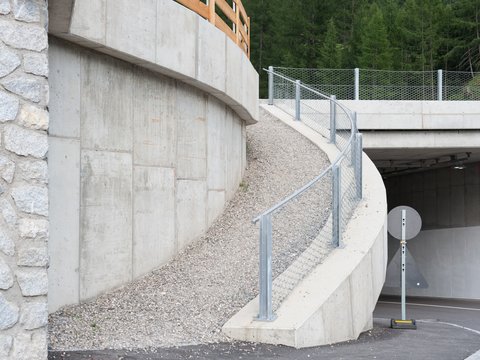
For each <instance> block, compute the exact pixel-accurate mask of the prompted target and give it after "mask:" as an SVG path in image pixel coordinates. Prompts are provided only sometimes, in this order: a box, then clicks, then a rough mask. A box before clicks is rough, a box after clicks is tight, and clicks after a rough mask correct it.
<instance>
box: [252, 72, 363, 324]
mask: <svg viewBox="0 0 480 360" xmlns="http://www.w3.org/2000/svg"><path fill="white" fill-rule="evenodd" d="M264 70H265V71H266V72H267V73H268V75H269V104H270V105H273V103H274V99H273V97H274V96H273V93H274V76H275V77H278V78H280V79H283V80H284V81H287V82H289V83H291V84H292V85H294V86H295V119H296V120H298V121H301V110H300V104H301V94H302V92H301V90H302V89H303V90H305V91H306V92H307V93H310V94H313V95H315V96H317V97H319V98H320V99H325V100H328V101H329V102H330V129H329V132H330V142H332V143H333V144H335V145H336V146H337V148H338V149H339V150H340V153H339V155H338V156H337V157H336V158H335V160H334V161H333V162H332V163H331V164H330V165H329V166H328V167H326V168H325V169H323V170H322V171H321V173H320V174H319V175H317V176H316V177H315V178H313V179H312V180H310V181H309V182H308V183H306V184H305V185H303V186H302V187H300V188H299V189H297V190H295V191H294V192H293V193H292V194H291V195H289V196H287V197H285V198H284V199H283V200H281V201H280V202H278V203H277V204H275V205H274V206H272V207H271V208H269V209H268V210H266V211H264V212H263V213H261V214H260V215H259V216H257V217H256V218H254V219H253V220H252V221H253V223H254V224H256V223H257V222H260V271H259V278H260V294H259V300H260V304H259V313H258V317H257V320H261V321H273V320H274V319H275V315H274V314H273V309H272V285H273V282H272V214H273V213H275V212H276V211H278V210H279V209H281V208H282V207H284V206H285V205H287V204H288V203H289V202H291V201H293V200H295V199H297V198H298V197H299V196H300V195H301V194H303V193H304V192H305V191H307V190H308V189H310V188H311V187H313V186H314V185H315V184H316V183H318V182H319V181H320V180H321V179H323V178H324V177H325V176H326V175H327V174H329V173H330V171H331V172H332V190H333V192H332V195H333V198H332V233H331V236H332V240H333V242H334V244H335V245H336V246H340V238H341V221H340V218H341V217H342V215H343V216H344V218H345V219H347V221H348V216H346V215H345V214H346V213H342V183H341V171H340V170H341V165H342V161H343V160H344V159H346V158H347V151H348V150H350V151H351V160H352V163H351V164H352V165H353V167H354V177H355V180H356V182H354V186H356V192H355V198H357V199H360V198H361V197H362V188H361V187H362V179H361V176H362V175H361V174H362V170H361V167H362V161H361V154H362V138H361V134H359V133H358V130H357V126H356V113H355V112H352V111H350V110H349V109H348V108H347V107H345V106H344V105H343V104H341V103H339V102H338V101H337V100H336V97H335V96H334V95H332V96H328V95H325V94H323V93H321V92H319V91H317V90H315V89H312V88H311V87H309V86H307V85H304V84H302V83H301V82H300V81H299V80H295V79H292V78H289V77H287V76H284V75H282V74H279V73H277V72H275V71H274V70H273V68H272V67H269V68H268V69H264ZM322 101H323V100H322ZM307 107H308V108H310V109H311V110H313V112H314V113H315V112H316V113H318V114H322V113H320V112H318V111H317V110H316V109H315V108H313V107H311V106H308V105H307ZM337 107H338V108H339V109H341V110H343V112H344V113H345V114H346V115H347V118H348V120H349V122H350V136H349V137H348V141H347V142H346V143H343V148H341V146H340V145H339V144H338V142H337V140H336V137H337V111H336V109H337ZM322 115H323V114H322ZM314 130H315V129H314ZM347 188H348V187H347Z"/></svg>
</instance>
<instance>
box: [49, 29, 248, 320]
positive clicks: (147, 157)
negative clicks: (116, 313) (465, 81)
mask: <svg viewBox="0 0 480 360" xmlns="http://www.w3.org/2000/svg"><path fill="white" fill-rule="evenodd" d="M49 58H50V74H51V80H50V92H51V94H50V110H51V126H50V137H49V142H50V150H49V175H50V184H49V187H50V217H51V226H50V229H51V230H50V234H51V241H50V242H49V252H50V268H49V308H50V311H54V310H56V309H58V308H59V307H61V306H62V305H66V304H73V303H78V302H81V301H83V300H86V299H89V298H91V297H94V296H96V295H98V294H100V293H102V292H104V291H106V290H108V289H112V288H114V287H117V286H119V285H121V284H123V283H125V282H128V281H130V280H132V279H134V278H135V277H138V276H139V275H142V274H145V273H146V272H148V271H150V270H152V269H154V268H156V267H158V266H160V265H162V264H164V263H165V262H167V261H168V260H169V259H171V258H172V257H173V256H174V255H175V254H177V253H178V252H179V251H181V250H182V249H183V248H184V247H185V246H186V245H188V244H189V243H190V242H191V241H192V240H194V239H195V238H197V237H199V236H200V235H202V234H203V233H204V232H205V230H206V229H207V227H208V226H209V225H210V224H211V223H212V222H213V221H214V219H215V218H216V217H217V216H218V215H219V214H220V213H221V212H222V210H223V207H224V205H225V202H226V201H227V200H228V199H230V198H231V197H232V195H233V194H234V192H235V190H236V189H237V187H238V184H239V182H240V181H241V178H242V175H243V169H244V168H245V165H246V158H245V152H246V149H245V126H246V124H245V121H243V120H242V119H241V118H240V117H239V115H238V114H237V113H236V112H235V111H233V110H232V108H231V107H230V106H228V105H227V104H225V103H224V102H222V101H220V100H218V99H217V98H216V97H214V96H212V95H210V94H209V93H207V92H205V91H202V90H199V89H198V88H196V87H193V86H191V85H189V84H185V83H183V82H181V81H179V80H175V79H172V78H170V77H166V76H164V75H160V74H157V73H154V72H152V71H150V70H146V69H144V68H141V67H139V66H137V65H134V64H131V63H128V62H124V61H122V60H118V59H115V58H112V57H110V56H108V55H104V54H99V53H97V52H95V51H92V50H88V49H85V48H83V47H79V46H76V45H73V44H71V43H69V42H66V41H63V40H59V39H56V38H50V50H49Z"/></svg>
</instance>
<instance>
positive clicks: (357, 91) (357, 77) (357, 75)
mask: <svg viewBox="0 0 480 360" xmlns="http://www.w3.org/2000/svg"><path fill="white" fill-rule="evenodd" d="M354 73H355V83H354V84H355V85H354V99H355V100H360V69H359V68H355V70H354Z"/></svg>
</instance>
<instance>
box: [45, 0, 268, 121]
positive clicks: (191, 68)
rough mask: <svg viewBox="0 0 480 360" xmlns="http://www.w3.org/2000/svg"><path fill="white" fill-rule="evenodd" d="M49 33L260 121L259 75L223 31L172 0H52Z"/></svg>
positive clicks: (243, 116)
mask: <svg viewBox="0 0 480 360" xmlns="http://www.w3.org/2000/svg"><path fill="white" fill-rule="evenodd" d="M49 12H50V23H49V33H50V34H53V35H55V36H58V37H62V38H65V39H67V40H69V41H71V42H75V43H77V44H79V45H81V46H84V47H90V48H93V49H95V50H97V51H100V52H103V53H106V54H109V55H111V56H113V57H117V58H120V59H124V60H126V61H128V62H130V63H132V64H137V65H139V66H141V67H145V68H148V69H151V70H153V71H155V72H159V73H163V74H165V75H168V76H169V77H173V78H177V79H180V80H182V81H183V82H186V83H189V84H191V85H193V86H195V87H198V88H200V89H202V90H203V91H205V92H208V93H210V94H212V95H213V96H215V97H217V98H218V99H220V100H222V101H223V102H225V103H226V104H228V105H230V107H231V108H232V109H233V110H234V111H235V112H236V113H237V114H238V115H239V116H240V117H241V118H242V119H244V120H245V121H246V122H247V123H254V122H256V121H257V120H258V89H259V88H258V74H257V72H256V71H255V69H254V68H253V66H252V64H251V63H250V61H249V59H248V58H247V56H246V55H245V54H244V52H243V51H242V50H241V49H240V48H239V47H238V46H237V45H236V44H235V43H234V42H233V41H231V40H230V39H229V38H228V37H227V36H226V35H225V34H224V33H223V32H222V31H220V30H219V29H217V28H216V27H215V26H213V25H212V24H210V23H209V22H208V21H207V20H204V19H203V18H201V17H200V16H198V15H197V14H195V13H194V12H192V11H190V10H188V9H187V8H185V7H183V6H182V5H180V4H178V3H176V2H174V1H173V0H136V1H132V0H89V1H82V0H77V1H76V0H50V1H49Z"/></svg>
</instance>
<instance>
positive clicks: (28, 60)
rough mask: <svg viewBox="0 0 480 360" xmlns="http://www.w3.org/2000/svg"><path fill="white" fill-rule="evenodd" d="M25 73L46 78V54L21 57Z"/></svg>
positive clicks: (28, 54) (30, 54) (31, 54)
mask: <svg viewBox="0 0 480 360" xmlns="http://www.w3.org/2000/svg"><path fill="white" fill-rule="evenodd" d="M23 67H24V69H25V72H27V73H29V74H33V75H38V76H45V77H46V76H48V58H47V55H46V54H37V53H27V54H25V55H24V56H23Z"/></svg>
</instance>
